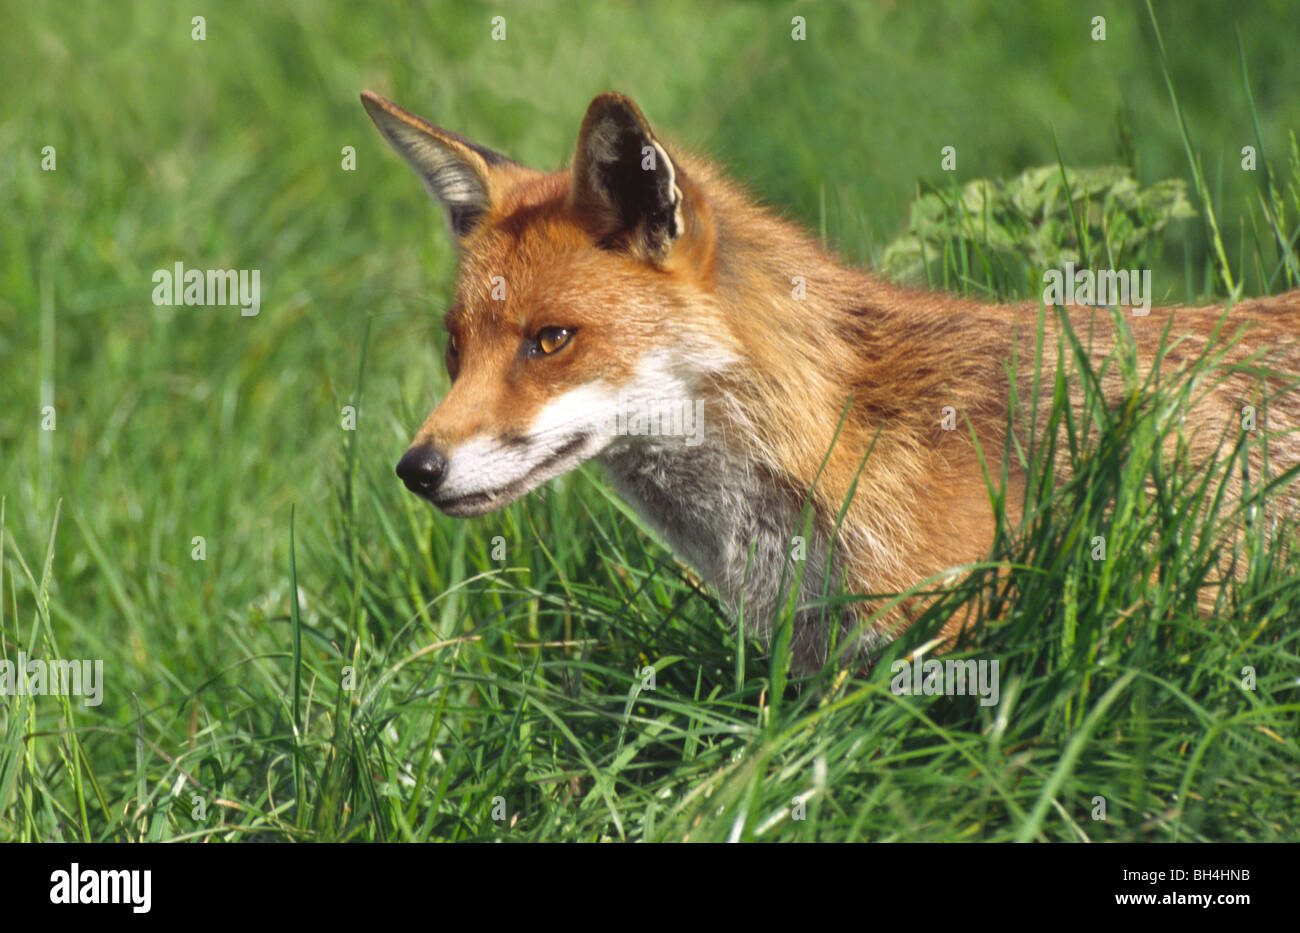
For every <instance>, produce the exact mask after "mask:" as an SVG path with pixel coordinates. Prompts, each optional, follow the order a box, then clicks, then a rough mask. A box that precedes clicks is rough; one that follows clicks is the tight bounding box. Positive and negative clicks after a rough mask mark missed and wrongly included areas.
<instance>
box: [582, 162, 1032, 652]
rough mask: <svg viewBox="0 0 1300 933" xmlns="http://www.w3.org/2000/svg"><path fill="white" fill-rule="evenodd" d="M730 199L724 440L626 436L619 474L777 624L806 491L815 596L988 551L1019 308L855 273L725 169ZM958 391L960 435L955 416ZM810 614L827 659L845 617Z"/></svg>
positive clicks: (801, 640)
mask: <svg viewBox="0 0 1300 933" xmlns="http://www.w3.org/2000/svg"><path fill="white" fill-rule="evenodd" d="M709 181H711V180H709ZM710 200H711V211H712V222H713V224H714V225H715V229H716V235H717V240H716V249H715V252H714V255H713V257H712V268H711V269H710V270H709V272H710V276H711V280H710V282H709V284H710V286H711V294H710V296H709V300H708V301H705V302H702V303H701V306H700V308H699V311H700V314H701V315H702V316H706V317H708V318H709V319H710V329H711V331H712V332H713V333H715V334H717V335H718V343H719V346H720V347H722V348H725V352H726V354H727V355H728V356H729V357H731V358H733V359H734V362H732V363H731V364H730V365H728V366H727V367H725V368H723V369H722V370H721V371H718V372H713V373H710V374H709V375H708V376H707V378H705V379H703V380H702V382H703V384H702V385H700V386H699V387H698V392H699V396H700V397H703V398H704V399H705V400H706V406H707V408H708V410H709V411H710V415H709V416H710V417H711V418H712V426H711V427H710V429H709V430H707V431H705V432H703V438H704V442H703V443H702V444H700V445H699V446H698V447H693V448H692V447H686V446H684V445H681V444H675V443H668V442H659V443H653V444H650V443H636V444H626V445H623V446H620V447H618V448H616V449H613V450H611V451H610V452H608V453H607V454H606V455H605V456H604V457H603V458H602V459H603V460H604V462H605V465H606V467H607V468H608V470H609V472H610V474H611V477H612V479H613V483H614V485H615V486H616V488H617V489H619V491H620V492H621V494H622V495H623V496H624V497H625V498H626V499H627V500H629V502H630V503H631V504H632V505H633V506H634V507H635V508H637V510H638V511H639V513H640V514H641V515H642V516H643V517H644V518H645V519H646V520H647V521H648V522H649V523H650V524H651V525H652V526H654V527H655V528H656V529H657V530H658V531H659V532H660V533H661V534H662V535H663V536H664V537H665V538H666V539H667V541H668V543H669V544H670V545H671V546H672V547H673V548H674V549H675V550H676V551H677V552H678V553H679V554H680V555H682V556H683V557H684V558H685V559H686V560H687V561H688V562H689V563H691V564H692V565H693V566H694V567H695V568H696V569H697V570H698V571H699V572H700V573H701V575H702V576H704V577H705V578H706V579H708V580H709V581H710V582H711V583H713V584H714V585H715V586H716V587H717V588H718V589H719V590H720V591H721V593H722V594H723V596H724V597H725V598H726V599H727V601H728V602H729V603H731V605H732V607H733V609H737V610H739V611H741V612H742V613H743V615H744V617H745V620H746V623H747V625H749V626H750V627H752V628H754V629H756V630H757V631H758V632H759V633H760V634H762V635H768V634H770V631H771V624H772V620H773V618H774V616H775V615H776V612H777V610H778V608H779V606H780V605H781V603H782V601H783V599H784V595H783V589H785V590H786V591H787V592H788V585H789V584H788V581H789V580H790V579H791V577H792V572H791V569H790V568H791V561H790V558H789V556H788V555H789V554H790V551H791V541H792V538H793V536H795V535H797V534H799V533H800V532H801V530H802V529H803V522H802V521H801V507H802V506H803V504H804V503H805V502H807V503H809V504H810V506H811V508H812V510H813V517H814V521H813V528H814V531H813V533H812V535H811V538H810V540H807V541H806V542H804V546H805V547H806V558H805V559H806V564H805V566H804V567H803V577H802V581H803V582H802V584H801V592H800V594H799V601H800V602H801V603H807V602H810V601H813V600H816V599H819V598H820V597H821V596H822V595H823V591H824V588H825V586H826V582H827V579H828V577H829V580H830V592H831V594H832V595H833V594H834V592H835V589H836V586H837V583H838V582H839V580H840V578H841V577H843V579H844V582H845V583H846V584H847V585H848V587H849V588H850V590H852V591H855V592H864V591H875V592H882V591H888V590H902V589H904V588H906V587H907V586H908V585H910V584H912V583H915V582H917V581H918V579H923V578H924V577H926V576H929V575H932V574H936V573H939V572H941V571H943V570H945V569H947V568H949V567H951V566H954V565H956V564H959V563H963V562H967V561H973V560H977V559H979V558H980V557H982V556H983V553H982V547H983V546H984V543H985V542H988V541H991V539H992V528H991V526H990V527H985V526H986V524H987V521H988V517H987V515H985V517H984V518H983V519H980V518H972V516H980V515H984V514H985V513H989V512H990V508H989V500H988V494H987V487H986V486H985V483H984V479H983V475H984V474H983V471H982V469H981V466H980V464H979V461H978V459H977V455H976V454H975V452H974V450H973V446H972V445H971V444H970V432H969V429H968V423H969V425H970V426H973V427H974V428H975V429H976V431H977V434H978V436H979V437H980V440H981V443H982V444H984V445H985V447H986V449H990V450H992V451H993V452H994V454H993V455H994V456H995V457H996V456H998V455H1000V452H1001V446H1000V444H1001V437H1002V436H1003V435H1004V433H1005V412H1006V407H1005V405H1006V383H1005V374H1004V372H1003V369H1002V362H1001V360H1002V358H1003V355H1004V353H1005V350H1006V347H1007V345H1008V343H1009V339H1010V332H1009V330H1008V328H1007V326H1006V324H1007V320H1008V318H1007V317H1006V316H1003V317H1001V318H999V317H998V316H997V313H996V311H995V310H994V309H990V308H988V307H986V306H980V305H977V304H975V303H973V302H968V301H963V300H960V299H954V298H949V297H946V296H940V295H936V294H934V293H927V292H915V291H909V290H906V289H902V288H899V287H896V286H893V285H891V284H889V283H887V282H883V281H881V280H878V279H876V278H874V277H873V276H871V275H869V274H866V273H863V272H861V271H858V270H854V269H850V268H846V267H844V266H842V265H840V264H839V263H838V262H836V261H835V260H834V259H833V258H831V257H830V256H829V255H828V254H827V253H826V252H824V251H823V250H822V249H820V248H819V247H818V245H817V244H816V243H815V242H813V241H812V240H811V239H809V238H808V237H807V236H805V235H804V234H803V233H801V232H800V231H798V230H797V229H795V228H794V227H792V226H790V225H789V224H786V223H784V222H783V221H781V220H779V219H778V218H775V217H773V216H771V215H770V214H769V213H768V212H766V211H764V210H762V209H760V208H757V207H755V206H753V205H752V204H751V203H750V202H749V201H748V200H747V199H746V198H745V197H744V196H743V195H742V194H740V193H738V192H736V191H734V190H733V189H731V188H730V187H729V186H727V185H726V183H725V182H717V183H716V184H714V185H712V186H711V190H710ZM693 352H695V353H697V354H698V353H699V349H698V347H697V348H695V349H694V351H693ZM948 405H951V406H953V408H954V409H955V411H957V412H960V413H961V415H960V418H962V419H963V420H962V424H961V430H959V431H947V432H942V431H941V430H940V420H941V418H942V417H943V409H944V407H945V406H948ZM719 415H720V416H721V417H719ZM965 419H970V421H969V422H967V421H966V420H965ZM995 445H997V446H995ZM868 454H869V456H868ZM936 489H938V490H942V495H939V494H936V492H935V490H936ZM846 503H847V507H846ZM841 511H843V516H842V521H841ZM837 529H838V531H837ZM828 566H829V567H830V569H831V573H830V574H829V575H828V574H827V567H828ZM819 612H820V611H819V610H812V615H813V616H816V617H817V618H816V621H817V622H820V615H819ZM911 613H912V608H911V604H909V603H906V602H905V603H902V604H900V605H899V606H898V607H895V608H894V609H893V610H891V611H890V612H888V613H885V614H883V615H882V617H881V619H880V620H879V623H878V624H877V626H876V630H875V632H874V633H873V634H869V635H868V636H867V637H866V640H867V642H868V643H874V642H875V641H877V640H878V639H879V638H882V637H885V636H886V635H887V634H888V633H890V632H892V631H896V630H897V628H896V627H895V625H894V623H903V622H905V621H906V620H908V619H909V618H910V617H911ZM808 621H810V618H809V612H808V611H804V612H802V613H801V614H800V615H799V616H797V617H796V631H795V646H796V656H797V657H798V656H799V655H800V654H802V655H803V656H804V659H805V660H806V661H812V662H813V663H815V662H817V661H819V660H820V659H821V655H820V652H819V651H818V650H817V647H816V645H815V643H816V642H818V641H819V639H820V637H821V635H822V633H824V632H825V630H826V626H824V625H821V624H802V623H807V622H808ZM845 621H848V620H845Z"/></svg>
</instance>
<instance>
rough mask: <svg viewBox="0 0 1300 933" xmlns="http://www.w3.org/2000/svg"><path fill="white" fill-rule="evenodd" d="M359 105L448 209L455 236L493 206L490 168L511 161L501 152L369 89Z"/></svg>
mask: <svg viewBox="0 0 1300 933" xmlns="http://www.w3.org/2000/svg"><path fill="white" fill-rule="evenodd" d="M361 103H362V104H363V105H364V106H365V108H366V112H367V113H369V114H370V118H371V119H372V120H374V121H375V126H377V127H379V132H380V133H382V134H383V136H384V138H385V139H386V140H388V144H389V145H391V146H392V147H393V149H395V150H396V151H397V152H398V154H399V155H401V156H402V158H404V159H405V160H406V161H407V162H408V163H410V166H411V168H413V169H415V172H416V174H418V175H419V176H420V179H421V180H422V181H423V182H424V187H425V188H426V189H428V191H429V194H430V195H432V196H433V197H434V199H435V200H437V201H438V202H439V203H441V204H442V206H443V207H444V208H445V209H446V211H447V219H448V221H449V222H450V224H451V229H452V232H453V233H454V234H455V235H456V237H457V238H461V237H464V236H465V235H466V234H468V233H469V232H470V231H471V230H473V229H474V227H475V226H476V225H477V223H478V221H479V220H480V219H482V217H483V216H484V215H485V214H486V213H487V212H488V211H489V210H491V207H492V173H491V166H493V165H498V164H502V163H509V162H510V160H509V159H507V158H506V157H505V156H503V155H500V154H498V153H496V152H493V151H492V150H490V149H485V148H483V147H482V146H477V145H475V144H474V143H471V142H470V141H469V140H467V139H465V138H464V137H462V136H459V135H457V134H456V133H452V132H451V131H449V130H444V129H442V128H441V127H438V126H434V125H433V124H432V123H429V122H427V121H426V120H422V119H420V118H419V117H417V116H415V115H414V114H412V113H408V112H407V111H405V110H403V109H402V108H401V107H398V106H397V105H396V104H394V103H392V102H390V101H387V100H385V99H384V98H382V97H380V96H379V95H378V94H372V93H371V92H370V91H363V92H362V93H361Z"/></svg>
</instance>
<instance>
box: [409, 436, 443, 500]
mask: <svg viewBox="0 0 1300 933" xmlns="http://www.w3.org/2000/svg"><path fill="white" fill-rule="evenodd" d="M446 471H447V458H446V457H444V456H443V455H442V454H440V453H438V451H436V450H434V449H433V448H432V447H430V446H429V445H427V444H417V445H416V446H414V447H412V448H411V449H410V450H408V451H407V452H406V453H405V454H403V455H402V459H401V460H399V461H397V475H398V476H400V477H401V478H402V482H403V483H405V484H406V488H407V489H409V490H411V492H414V493H419V494H421V495H427V494H429V493H431V492H433V490H434V489H435V488H436V487H437V485H438V483H439V482H440V481H441V480H442V474H443V473H445V472H446Z"/></svg>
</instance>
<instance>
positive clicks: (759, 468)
mask: <svg viewBox="0 0 1300 933" xmlns="http://www.w3.org/2000/svg"><path fill="white" fill-rule="evenodd" d="M724 437H725V435H724V434H723V433H722V432H719V431H712V432H708V433H706V435H705V439H704V440H703V442H702V443H700V444H698V445H696V446H687V445H686V444H684V443H681V441H680V439H679V438H663V439H637V440H636V441H635V442H631V443H626V442H625V443H622V444H619V445H616V446H614V447H612V448H611V449H609V450H607V451H606V452H605V453H604V454H603V455H602V456H601V458H600V460H601V463H602V464H603V466H604V467H605V470H606V472H607V473H608V475H609V477H610V480H611V483H612V485H613V486H614V488H615V490H616V491H617V492H618V493H619V495H621V496H622V497H623V498H624V499H625V500H626V501H627V502H628V503H629V504H630V505H632V506H633V508H635V509H636V511H637V513H638V514H639V515H641V517H642V518H643V519H644V520H645V521H646V522H647V523H648V524H649V525H650V526H651V527H652V528H654V529H655V531H656V532H657V533H658V534H659V535H660V536H661V537H662V538H663V539H664V540H665V542H666V543H667V544H668V545H669V546H670V547H671V548H672V550H673V551H674V552H675V553H676V554H678V555H679V556H681V557H682V558H683V559H684V560H685V561H686V562H687V563H688V564H690V565H691V566H692V567H693V568H694V569H695V570H696V571H698V572H699V573H700V575H701V576H702V577H704V578H705V579H706V580H708V581H709V582H710V583H711V584H713V585H714V586H715V587H716V588H717V589H718V591H719V592H720V593H721V594H722V596H723V599H724V601H725V602H726V603H727V604H728V607H729V608H730V609H731V611H732V612H734V613H735V614H736V615H738V616H740V617H742V618H743V621H744V623H745V625H746V628H748V629H749V630H750V631H751V632H752V633H753V634H755V635H757V636H759V637H760V638H762V639H764V640H768V639H770V638H771V635H772V626H773V622H774V620H775V619H776V618H777V616H778V611H779V609H780V606H781V605H782V603H783V602H784V601H785V600H786V599H787V598H788V595H789V593H790V591H791V588H792V587H793V585H794V584H795V581H796V580H798V579H799V575H800V574H802V579H801V580H800V582H799V586H800V591H799V594H798V603H799V604H801V605H802V604H807V603H811V602H813V601H814V600H817V599H819V598H821V596H822V595H823V593H824V591H827V590H829V593H830V594H831V595H834V592H835V584H836V578H835V573H836V571H837V568H838V566H839V564H838V562H837V561H836V560H834V558H833V555H832V550H833V549H832V545H831V540H830V535H829V534H827V533H826V531H825V529H824V528H823V527H822V526H821V523H820V522H818V521H816V520H814V521H813V522H812V525H811V528H810V530H809V533H808V535H807V538H806V540H801V538H799V537H796V535H797V534H798V533H799V532H800V531H803V530H804V527H805V523H804V522H803V521H802V520H801V515H802V514H803V513H802V505H803V502H802V499H801V497H800V495H799V493H798V491H797V490H795V489H793V488H791V487H790V486H789V485H788V484H787V483H785V482H783V481H782V480H781V479H780V478H779V477H778V476H776V475H774V474H772V473H771V472H770V471H768V470H767V469H766V468H765V467H764V466H763V465H762V464H759V463H755V462H753V461H751V460H749V459H748V458H746V456H744V454H742V453H741V452H740V451H738V450H736V449H734V448H732V447H730V446H729V445H728V444H727V442H726V440H725V439H724ZM792 545H793V553H792ZM799 562H802V567H800V566H799ZM828 565H829V566H830V567H831V569H832V574H831V575H830V576H829V577H828V575H827V567H828ZM822 623H823V613H822V610H820V609H816V608H811V609H810V608H805V609H801V610H800V611H799V612H798V613H797V614H796V617H795V627H794V634H793V641H792V651H793V652H794V657H795V660H796V664H797V665H799V666H802V667H803V668H804V669H809V668H811V667H812V666H814V665H816V664H818V663H820V662H821V660H822V659H823V657H824V651H823V646H822V636H823V634H824V633H825V632H826V629H827V627H826V626H825V625H824V624H822Z"/></svg>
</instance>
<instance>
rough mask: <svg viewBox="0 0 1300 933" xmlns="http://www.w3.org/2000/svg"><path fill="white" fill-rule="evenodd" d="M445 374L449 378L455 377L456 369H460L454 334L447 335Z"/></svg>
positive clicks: (458, 348)
mask: <svg viewBox="0 0 1300 933" xmlns="http://www.w3.org/2000/svg"><path fill="white" fill-rule="evenodd" d="M446 363H447V374H448V375H449V376H451V378H453V379H455V378H456V371H457V370H458V369H460V347H458V346H456V335H455V334H448V335H447V359H446Z"/></svg>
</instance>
